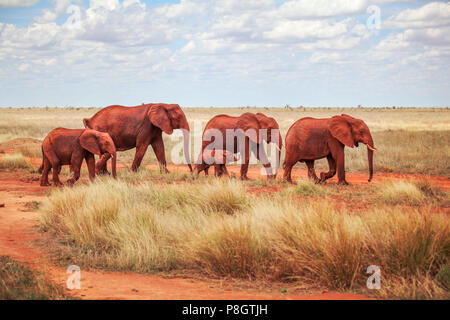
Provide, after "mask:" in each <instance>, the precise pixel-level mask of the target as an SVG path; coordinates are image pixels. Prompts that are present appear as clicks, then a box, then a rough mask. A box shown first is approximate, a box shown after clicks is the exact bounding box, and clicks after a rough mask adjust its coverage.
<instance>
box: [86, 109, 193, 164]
mask: <svg viewBox="0 0 450 320" xmlns="http://www.w3.org/2000/svg"><path fill="white" fill-rule="evenodd" d="M83 123H84V126H85V127H86V128H89V129H94V130H98V131H101V132H107V133H109V135H110V136H111V138H112V139H113V141H114V144H115V145H116V148H117V151H126V150H130V149H133V148H136V155H135V157H134V161H133V164H132V167H131V169H132V170H133V171H137V169H138V168H139V166H140V165H141V162H142V158H143V157H144V155H145V152H146V151H147V148H148V146H149V145H151V146H152V148H153V151H154V152H155V154H156V158H157V159H158V162H159V164H160V166H161V170H164V171H165V172H168V170H167V168H166V155H165V150H164V142H163V138H162V133H163V132H165V133H167V134H172V133H173V130H175V129H183V134H184V155H185V158H186V161H187V164H188V166H189V170H190V171H191V172H192V166H191V157H190V153H189V147H190V136H189V132H190V129H189V124H188V122H187V119H186V116H185V114H184V112H183V111H182V110H181V108H180V106H179V105H178V104H163V103H155V104H146V105H141V106H137V107H123V106H110V107H106V108H104V109H102V110H100V111H99V112H97V114H95V115H94V116H93V117H92V118H90V119H84V120H83ZM108 159H109V157H108V155H105V156H103V157H102V158H101V159H100V160H99V162H98V163H97V171H99V172H103V173H105V172H107V171H106V166H107V161H108Z"/></svg>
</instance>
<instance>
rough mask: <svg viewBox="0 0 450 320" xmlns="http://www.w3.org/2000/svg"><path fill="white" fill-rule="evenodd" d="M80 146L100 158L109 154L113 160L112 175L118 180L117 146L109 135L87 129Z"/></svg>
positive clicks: (81, 137) (81, 138)
mask: <svg viewBox="0 0 450 320" xmlns="http://www.w3.org/2000/svg"><path fill="white" fill-rule="evenodd" d="M80 145H81V147H82V148H83V149H85V150H87V151H89V152H90V153H93V154H96V155H99V156H100V155H102V154H105V153H109V154H110V155H111V158H112V174H113V177H114V178H117V172H116V165H117V154H116V146H115V145H114V142H113V140H112V139H111V136H110V135H109V134H108V133H105V132H99V131H96V130H91V129H86V130H84V132H83V133H82V134H81V136H80Z"/></svg>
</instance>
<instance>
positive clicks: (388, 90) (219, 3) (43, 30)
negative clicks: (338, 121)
mask: <svg viewBox="0 0 450 320" xmlns="http://www.w3.org/2000/svg"><path fill="white" fill-rule="evenodd" d="M378 18H379V19H378ZM449 66H450V4H449V3H448V1H405V0H403V1H395V0H334V1H330V0H314V1H311V0H284V1H282V0H246V1H242V0H120V1H119V0H90V1H88V0H0V106H1V107H8V106H13V107H22V106H26V107H28V106H97V107H102V106H107V105H111V104H122V105H128V106H131V105H138V104H141V103H149V102H168V103H179V104H180V105H182V106H187V107H188V106H192V107H194V106H284V105H286V104H289V105H291V106H300V105H303V106H330V107H332V106H339V107H340V106H342V107H346V106H349V107H355V106H358V105H363V106H417V107H433V106H440V107H449V106H450V72H449V71H450V70H449V69H450V68H449Z"/></svg>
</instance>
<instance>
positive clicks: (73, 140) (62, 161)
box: [39, 128, 116, 186]
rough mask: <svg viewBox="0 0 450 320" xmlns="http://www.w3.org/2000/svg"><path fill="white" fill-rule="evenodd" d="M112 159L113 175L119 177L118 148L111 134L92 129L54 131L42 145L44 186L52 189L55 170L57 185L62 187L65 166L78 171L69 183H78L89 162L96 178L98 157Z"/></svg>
mask: <svg viewBox="0 0 450 320" xmlns="http://www.w3.org/2000/svg"><path fill="white" fill-rule="evenodd" d="M94 154H96V155H100V156H108V157H112V172H113V176H114V178H115V177H116V147H115V146H114V142H113V141H112V139H111V137H110V136H109V134H107V133H104V132H98V131H95V130H90V129H65V128H57V129H54V130H52V131H51V132H50V133H49V134H48V135H47V136H46V137H45V139H44V141H43V142H42V165H41V168H40V169H39V171H40V172H42V176H41V186H49V185H50V183H49V181H48V174H49V172H50V170H51V169H52V168H53V184H54V185H55V186H60V185H62V183H61V181H60V180H59V173H60V171H61V166H63V165H70V167H71V170H72V171H73V172H74V176H73V178H71V179H69V180H68V181H67V183H68V184H73V183H75V182H76V181H77V180H78V179H79V178H80V171H81V165H82V163H83V160H86V163H87V167H88V170H89V178H90V179H91V180H92V179H94V177H95V157H94Z"/></svg>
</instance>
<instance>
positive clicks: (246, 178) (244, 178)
mask: <svg viewBox="0 0 450 320" xmlns="http://www.w3.org/2000/svg"><path fill="white" fill-rule="evenodd" d="M241 180H242V181H249V180H250V179H249V178H248V177H247V176H242V177H241Z"/></svg>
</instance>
